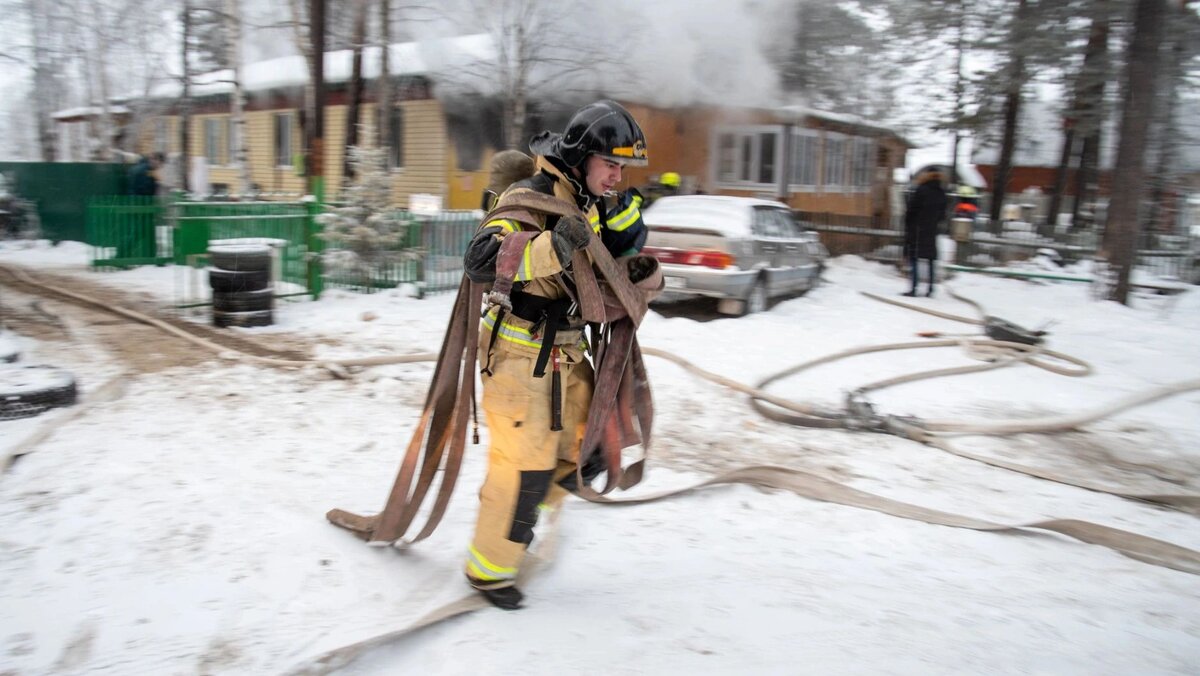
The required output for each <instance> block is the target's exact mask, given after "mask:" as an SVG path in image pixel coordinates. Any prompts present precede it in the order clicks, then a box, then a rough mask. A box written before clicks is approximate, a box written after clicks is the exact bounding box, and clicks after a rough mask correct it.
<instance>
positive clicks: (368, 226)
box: [316, 146, 421, 285]
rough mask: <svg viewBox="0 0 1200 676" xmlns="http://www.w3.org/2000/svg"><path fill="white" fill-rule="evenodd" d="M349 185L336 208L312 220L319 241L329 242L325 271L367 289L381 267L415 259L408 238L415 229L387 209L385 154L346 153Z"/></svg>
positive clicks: (400, 214)
mask: <svg viewBox="0 0 1200 676" xmlns="http://www.w3.org/2000/svg"><path fill="white" fill-rule="evenodd" d="M349 153H350V164H351V165H352V166H353V167H354V170H355V171H354V175H355V180H354V182H353V183H352V184H351V185H350V186H349V187H348V188H347V189H346V191H345V192H344V194H343V198H342V200H341V202H339V206H336V207H334V208H332V209H330V210H329V211H327V212H326V213H323V214H321V215H319V216H317V219H316V220H317V222H318V223H320V224H321V226H322V227H323V231H322V232H321V233H320V237H321V238H322V239H324V240H325V241H326V242H328V243H329V249H328V250H327V251H326V252H325V253H324V255H323V259H324V262H325V264H326V269H327V271H329V272H331V273H334V274H337V273H339V272H341V273H343V274H345V273H349V274H352V275H354V276H356V277H358V278H359V279H361V280H362V281H363V283H364V284H367V285H369V282H370V280H373V279H377V278H379V277H380V276H383V277H387V275H381V274H380V273H381V272H382V271H383V269H384V268H386V267H388V266H391V265H394V264H397V263H403V262H408V261H415V260H418V259H419V258H420V254H421V252H420V250H419V248H417V247H416V246H415V245H413V243H412V242H410V238H411V235H414V234H416V233H417V232H418V231H417V230H416V228H417V227H418V226H417V225H416V223H415V221H414V220H413V219H412V218H411V217H410V216H408V215H407V214H405V213H404V212H402V211H400V210H397V209H395V208H394V207H392V204H391V202H392V178H391V174H390V173H389V172H388V169H387V151H386V150H385V149H376V148H360V147H357V146H352V147H350V148H349Z"/></svg>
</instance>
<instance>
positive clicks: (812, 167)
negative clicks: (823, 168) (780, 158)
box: [791, 131, 818, 187]
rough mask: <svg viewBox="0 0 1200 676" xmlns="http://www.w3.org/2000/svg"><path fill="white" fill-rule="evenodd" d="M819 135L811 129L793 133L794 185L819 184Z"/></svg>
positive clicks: (792, 177)
mask: <svg viewBox="0 0 1200 676" xmlns="http://www.w3.org/2000/svg"><path fill="white" fill-rule="evenodd" d="M817 140H818V139H817V135H816V133H815V132H811V131H796V132H794V133H793V134H792V176H791V181H792V185H797V186H813V187H816V185H817Z"/></svg>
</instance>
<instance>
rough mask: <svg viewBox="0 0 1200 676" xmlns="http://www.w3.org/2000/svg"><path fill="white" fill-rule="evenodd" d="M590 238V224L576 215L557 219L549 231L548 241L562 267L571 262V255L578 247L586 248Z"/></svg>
mask: <svg viewBox="0 0 1200 676" xmlns="http://www.w3.org/2000/svg"><path fill="white" fill-rule="evenodd" d="M591 239H592V226H591V225H589V224H588V222H587V221H585V220H583V219H582V218H580V217H578V216H564V217H563V218H560V219H558V223H556V224H555V225H554V229H553V230H552V231H551V235H550V243H551V244H553V245H554V253H555V254H556V255H557V256H558V262H559V264H561V265H562V266H563V267H564V268H566V267H567V266H569V265H570V264H571V257H572V256H574V254H575V252H576V251H578V250H580V249H586V248H587V245H588V242H590V241H591Z"/></svg>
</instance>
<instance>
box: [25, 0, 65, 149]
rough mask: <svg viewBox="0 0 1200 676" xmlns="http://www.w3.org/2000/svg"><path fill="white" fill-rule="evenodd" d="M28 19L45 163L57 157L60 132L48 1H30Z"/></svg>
mask: <svg viewBox="0 0 1200 676" xmlns="http://www.w3.org/2000/svg"><path fill="white" fill-rule="evenodd" d="M27 6H28V10H29V19H30V22H31V23H32V24H33V30H32V31H31V32H32V38H33V104H34V116H35V117H36V118H37V136H38V148H39V149H40V151H41V158H42V161H43V162H54V161H55V160H56V159H57V157H58V147H57V144H58V143H57V142H58V134H57V133H56V129H55V124H54V119H53V118H51V117H50V115H51V114H52V113H53V112H54V108H55V106H54V99H53V98H52V94H51V92H53V91H56V88H55V87H54V85H53V79H54V73H55V69H54V64H53V63H52V62H51V58H50V50H49V49H48V44H47V43H48V42H49V37H50V25H49V24H50V18H49V17H48V16H47V14H46V0H29V2H28V4H27Z"/></svg>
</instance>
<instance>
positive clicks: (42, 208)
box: [0, 162, 128, 243]
mask: <svg viewBox="0 0 1200 676" xmlns="http://www.w3.org/2000/svg"><path fill="white" fill-rule="evenodd" d="M127 171H128V168H127V166H126V165H124V164H120V163H108V162H0V173H3V174H4V175H5V176H7V177H9V178H10V179H12V182H13V184H15V192H16V193H17V194H18V195H20V196H21V197H22V198H24V199H27V200H30V201H32V202H34V203H36V204H37V208H38V217H39V219H40V220H41V228H42V236H43V237H45V238H46V239H49V240H51V241H53V242H55V243H57V242H61V241H73V242H78V241H86V239H85V234H84V233H85V223H86V221H87V210H88V203H89V201H90V200H91V199H93V198H96V197H102V196H110V195H124V194H125V192H126V182H127V178H126V174H127Z"/></svg>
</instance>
